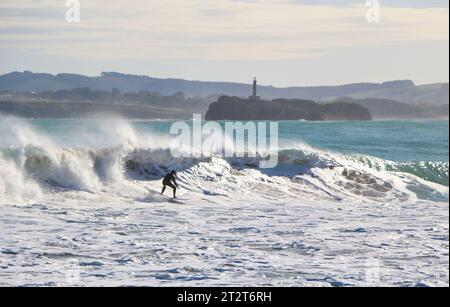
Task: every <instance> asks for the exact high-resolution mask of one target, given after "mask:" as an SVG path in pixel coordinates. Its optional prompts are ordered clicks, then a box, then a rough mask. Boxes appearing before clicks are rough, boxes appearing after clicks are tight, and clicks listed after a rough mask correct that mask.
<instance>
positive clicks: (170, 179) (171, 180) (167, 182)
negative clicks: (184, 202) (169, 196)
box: [161, 171, 178, 198]
mask: <svg viewBox="0 0 450 307" xmlns="http://www.w3.org/2000/svg"><path fill="white" fill-rule="evenodd" d="M176 176H177V172H176V171H172V172H170V174H167V175H166V176H165V177H164V180H163V186H164V187H163V190H162V192H161V195H163V194H164V192H165V191H166V188H167V186H169V187H171V188H172V189H173V198H177V196H176V194H177V188H178V183H177V181H176V179H175V178H176Z"/></svg>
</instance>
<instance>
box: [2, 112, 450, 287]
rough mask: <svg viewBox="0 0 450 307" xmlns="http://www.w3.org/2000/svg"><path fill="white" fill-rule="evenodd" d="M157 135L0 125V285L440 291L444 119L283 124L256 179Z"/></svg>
mask: <svg viewBox="0 0 450 307" xmlns="http://www.w3.org/2000/svg"><path fill="white" fill-rule="evenodd" d="M171 124H172V122H169V121H153V122H142V121H140V122H128V121H117V120H32V121H23V120H17V119H11V118H6V117H2V118H0V215H1V218H0V232H1V233H2V236H1V237H0V244H1V245H0V248H1V250H0V285H66V284H70V283H76V284H79V285H331V286H345V285H367V284H369V285H376V284H378V285H380V284H385V285H406V286H414V285H448V192H449V188H448V181H449V179H448V157H449V153H448V150H449V146H448V134H449V130H448V128H449V127H448V121H375V122H325V123H323V122H318V123H310V122H281V123H280V144H279V150H280V163H279V165H278V167H276V168H274V169H268V170H264V169H258V168H257V167H256V166H257V165H258V159H256V158H221V157H217V156H215V155H211V156H206V157H202V158H173V157H172V156H171V155H170V151H169V149H168V144H169V142H170V138H169V136H168V131H169V129H170V126H171ZM171 169H177V170H179V171H180V174H179V177H180V178H179V180H180V183H181V185H182V189H181V191H180V196H181V198H182V201H181V202H178V203H174V202H171V201H170V200H169V198H166V197H161V196H159V191H160V188H161V187H160V179H161V176H162V175H164V174H165V172H167V171H168V170H171ZM73 260H75V261H76V263H78V269H79V271H80V272H81V276H80V279H79V281H77V282H74V281H73V280H68V279H67V278H66V273H67V271H68V270H67V265H68V263H71V261H73ZM374 261H375V263H374ZM374 270H375V271H376V272H377V274H378V273H379V274H378V275H377V274H375V275H377V276H379V278H378V279H377V280H373V278H369V277H370V276H373V272H374Z"/></svg>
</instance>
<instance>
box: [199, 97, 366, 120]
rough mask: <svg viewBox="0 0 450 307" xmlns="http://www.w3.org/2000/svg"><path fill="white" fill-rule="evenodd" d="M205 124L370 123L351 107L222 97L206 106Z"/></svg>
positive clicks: (346, 104)
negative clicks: (232, 121) (234, 121)
mask: <svg viewBox="0 0 450 307" xmlns="http://www.w3.org/2000/svg"><path fill="white" fill-rule="evenodd" d="M206 120H238V121H251V120H310V121H327V120H372V116H371V114H370V112H369V111H368V110H367V109H365V108H363V107H361V106H359V105H357V104H354V103H346V102H334V103H330V104H325V105H321V104H318V103H315V102H314V101H309V100H298V99H276V100H272V101H262V100H261V101H255V100H248V99H241V98H238V97H229V96H222V97H220V98H219V100H218V101H217V102H215V103H213V104H211V105H210V106H209V110H208V111H207V112H206Z"/></svg>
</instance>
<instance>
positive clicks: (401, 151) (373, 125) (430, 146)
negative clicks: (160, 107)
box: [31, 120, 449, 162]
mask: <svg viewBox="0 0 450 307" xmlns="http://www.w3.org/2000/svg"><path fill="white" fill-rule="evenodd" d="M172 123H173V122H170V121H151V122H142V121H139V122H132V125H133V126H134V128H136V129H137V130H138V131H142V132H146V131H151V132H156V133H159V134H167V135H169V131H170V126H171V125H172ZM31 124H32V125H33V126H34V127H36V128H37V129H38V130H40V131H42V132H44V133H46V134H50V135H51V136H52V137H53V138H57V139H59V141H60V142H62V143H73V144H78V145H79V144H80V143H82V142H83V141H84V140H85V139H84V136H85V134H93V133H95V132H96V131H97V128H98V127H97V123H96V121H95V120H83V121H80V120H33V121H31ZM80 132H84V133H81V134H80ZM80 135H81V137H82V138H81V137H80ZM279 138H280V144H281V145H282V144H286V143H290V142H296V141H298V142H303V143H305V144H308V145H310V146H312V147H314V148H317V149H322V150H330V151H333V152H338V153H344V154H355V153H357V154H362V155H369V156H373V157H378V158H382V159H386V160H390V161H397V162H411V161H433V162H448V161H449V122H448V121H418V120H414V121H372V122H302V121H298V122H279ZM99 141H101V137H99Z"/></svg>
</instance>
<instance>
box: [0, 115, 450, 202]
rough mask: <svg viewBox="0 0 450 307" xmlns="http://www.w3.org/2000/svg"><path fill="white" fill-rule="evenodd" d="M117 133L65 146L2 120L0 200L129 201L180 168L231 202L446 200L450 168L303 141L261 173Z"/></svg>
mask: <svg viewBox="0 0 450 307" xmlns="http://www.w3.org/2000/svg"><path fill="white" fill-rule="evenodd" d="M114 127H116V128H115V129H116V132H115V133H113V132H111V131H110V130H108V131H109V133H110V134H111V139H110V140H107V141H108V142H109V143H108V144H107V145H108V146H105V145H104V143H103V144H102V145H103V146H90V147H89V148H86V147H81V146H80V147H69V148H66V147H62V146H57V145H55V144H54V143H53V142H52V140H51V137H49V136H46V135H41V134H39V133H36V132H35V131H33V130H32V129H31V128H30V127H28V126H27V125H26V124H24V123H23V122H22V121H20V120H17V119H11V118H10V119H6V120H2V125H0V128H1V129H2V131H3V132H2V133H0V140H2V141H3V144H0V145H2V146H0V147H1V149H0V194H1V196H0V199H3V200H5V199H6V200H11V199H36V198H39V197H42V196H43V195H45V194H47V193H58V192H61V191H67V190H69V191H85V192H90V193H97V192H103V193H109V192H112V191H114V193H117V191H119V192H120V191H122V192H123V193H122V195H123V194H126V193H125V192H124V191H126V190H129V189H132V188H133V187H134V188H136V189H142V187H141V186H139V187H138V186H137V185H136V183H137V182H143V181H148V180H159V179H160V178H161V176H163V175H164V174H165V173H166V172H168V171H170V170H171V169H176V170H178V171H179V172H180V181H181V182H182V183H183V185H184V186H187V187H189V189H191V190H192V191H200V192H201V193H204V194H206V195H210V196H214V195H218V196H219V195H220V196H223V197H228V196H230V197H231V195H232V194H234V193H236V191H243V193H244V194H246V195H249V197H257V198H262V199H277V198H280V197H285V196H291V197H298V195H304V196H312V197H317V198H320V197H325V198H331V199H337V200H345V199H356V200H358V199H359V200H361V201H364V200H365V199H372V200H374V201H377V200H378V201H385V202H387V201H393V200H399V201H411V200H431V201H448V185H449V176H448V162H429V161H423V162H410V163H397V162H392V161H386V160H383V159H379V158H374V157H370V156H363V155H342V154H336V153H329V152H323V151H320V150H316V149H314V148H310V147H309V146H307V145H304V144H300V143H299V144H296V145H295V146H293V148H285V149H280V150H279V164H278V166H277V167H276V168H274V169H259V168H258V165H259V158H221V157H219V156H216V155H214V154H211V155H208V156H207V157H202V158H190V157H186V158H174V157H172V155H171V154H170V150H169V142H168V141H167V140H165V139H164V138H163V137H161V136H157V135H154V136H149V135H147V136H145V137H142V136H139V135H137V133H136V132H135V131H134V130H133V129H132V127H131V126H129V125H128V124H126V123H125V122H121V123H116V124H114ZM108 128H109V127H108ZM141 140H145V142H143V141H141ZM102 141H104V140H102ZM6 143H7V145H5V144H6ZM86 143H89V142H88V141H86Z"/></svg>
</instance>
